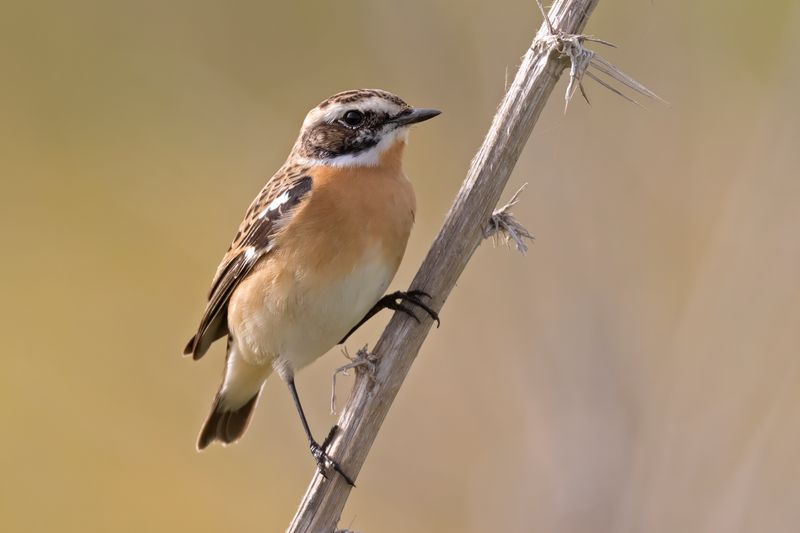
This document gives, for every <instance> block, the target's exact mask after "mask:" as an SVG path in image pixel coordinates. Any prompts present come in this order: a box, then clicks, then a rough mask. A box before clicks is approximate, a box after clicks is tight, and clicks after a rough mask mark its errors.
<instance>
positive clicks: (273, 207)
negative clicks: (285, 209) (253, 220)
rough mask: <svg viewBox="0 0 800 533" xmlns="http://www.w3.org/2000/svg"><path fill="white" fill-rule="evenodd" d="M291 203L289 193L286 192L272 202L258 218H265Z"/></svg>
mask: <svg viewBox="0 0 800 533" xmlns="http://www.w3.org/2000/svg"><path fill="white" fill-rule="evenodd" d="M288 201H289V191H285V192H284V193H283V194H281V195H280V196H278V197H277V198H275V199H274V200H272V201H271V202H270V203H269V205H268V206H267V207H266V208H265V209H264V210H263V211H262V212H261V214H260V215H258V218H264V217H265V216H267V214H268V213H269V212H270V211H275V210H276V209H278V208H279V207H280V206H282V205H283V204H285V203H286V202H288Z"/></svg>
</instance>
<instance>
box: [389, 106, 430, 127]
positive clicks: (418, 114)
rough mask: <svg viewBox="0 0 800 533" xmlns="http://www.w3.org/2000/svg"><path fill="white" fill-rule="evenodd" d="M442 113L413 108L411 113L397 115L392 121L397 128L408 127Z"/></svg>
mask: <svg viewBox="0 0 800 533" xmlns="http://www.w3.org/2000/svg"><path fill="white" fill-rule="evenodd" d="M441 113H442V112H441V111H439V110H438V109H423V108H418V107H415V108H413V109H412V110H411V111H406V112H405V113H402V114H400V115H397V116H396V117H395V118H393V119H392V122H393V123H394V124H397V125H398V126H408V125H409V124H416V123H417V122H424V121H426V120H428V119H430V118H433V117H435V116H437V115H440V114H441Z"/></svg>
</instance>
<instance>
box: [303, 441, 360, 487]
mask: <svg viewBox="0 0 800 533" xmlns="http://www.w3.org/2000/svg"><path fill="white" fill-rule="evenodd" d="M338 429H339V426H333V427H332V428H331V430H330V432H329V433H328V436H327V437H325V440H324V441H323V442H322V446H320V445H319V444H317V443H316V442H315V441H313V440H312V441H311V444H310V448H311V455H312V456H313V457H314V460H315V461H316V462H317V470H318V471H319V473H320V474H321V475H322V477H324V478H325V479H328V471H330V470H333V471H334V472H336V473H337V474H339V475H340V476H342V478H343V479H344V480H345V481H346V482H347V484H348V485H350V486H351V487H355V486H356V484H355V483H354V482H353V480H352V479H351V478H350V476H348V475H347V474H345V473H344V471H343V470H342V469H341V467H340V466H339V463H337V462H336V461H334V460H333V459H332V458H331V456H330V455H328V452H327V449H328V446H329V445H330V443H331V441H332V440H333V437H334V436H335V435H336V432H337V431H338Z"/></svg>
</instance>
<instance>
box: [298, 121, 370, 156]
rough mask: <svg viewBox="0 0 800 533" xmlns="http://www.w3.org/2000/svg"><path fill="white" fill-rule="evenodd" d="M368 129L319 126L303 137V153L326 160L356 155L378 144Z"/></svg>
mask: <svg viewBox="0 0 800 533" xmlns="http://www.w3.org/2000/svg"><path fill="white" fill-rule="evenodd" d="M378 140H379V139H378V138H377V136H376V135H375V132H374V131H373V130H372V129H371V128H370V129H364V128H362V129H359V130H351V129H349V128H345V127H344V126H341V125H339V124H319V125H317V126H316V127H314V129H312V130H311V131H309V132H308V133H307V134H306V135H305V139H304V140H303V152H304V155H305V156H306V157H312V158H318V159H326V158H331V157H336V156H340V155H346V154H357V153H359V152H362V151H364V150H367V149H369V148H372V147H373V146H375V145H376V144H378Z"/></svg>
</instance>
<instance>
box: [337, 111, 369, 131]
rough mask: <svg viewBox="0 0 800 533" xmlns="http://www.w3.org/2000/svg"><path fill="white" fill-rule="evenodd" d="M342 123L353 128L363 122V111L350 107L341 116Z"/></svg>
mask: <svg viewBox="0 0 800 533" xmlns="http://www.w3.org/2000/svg"><path fill="white" fill-rule="evenodd" d="M342 120H344V123H345V124H347V125H348V126H350V127H351V128H355V127H356V126H358V125H359V124H361V123H362V122H364V113H362V112H361V111H356V110H355V109H351V110H350V111H348V112H347V113H345V114H344V116H343V117H342Z"/></svg>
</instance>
